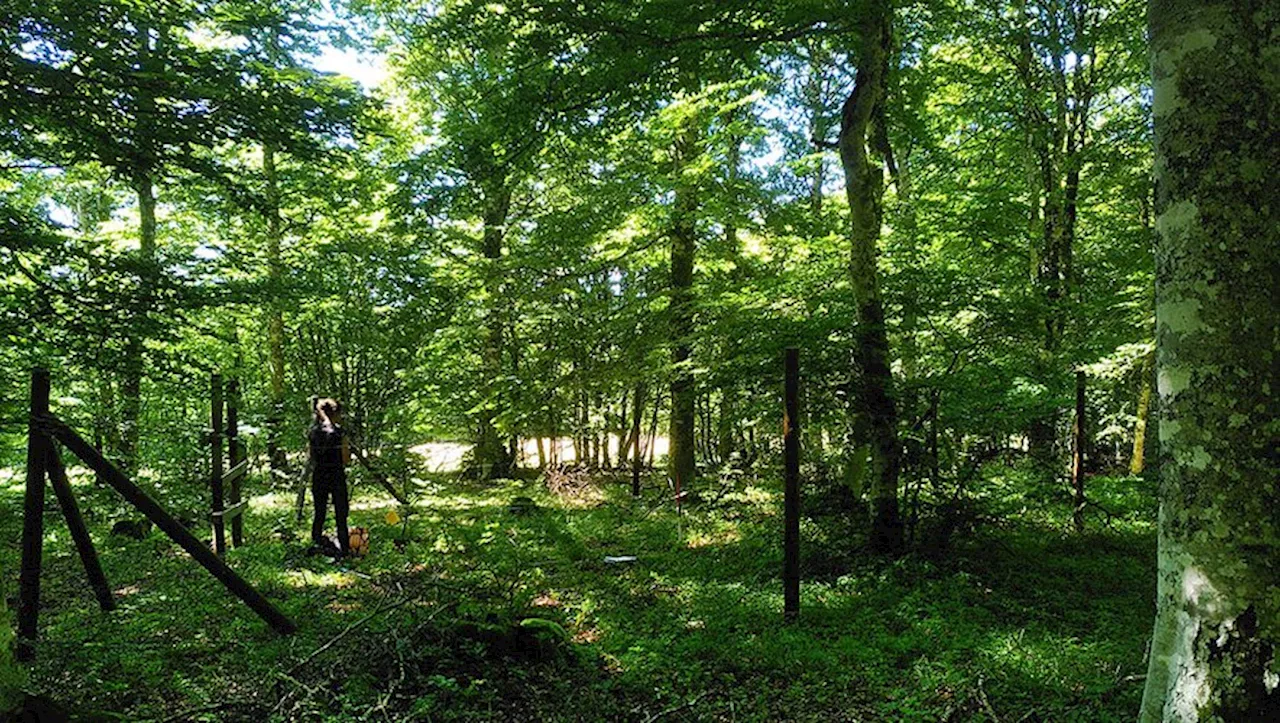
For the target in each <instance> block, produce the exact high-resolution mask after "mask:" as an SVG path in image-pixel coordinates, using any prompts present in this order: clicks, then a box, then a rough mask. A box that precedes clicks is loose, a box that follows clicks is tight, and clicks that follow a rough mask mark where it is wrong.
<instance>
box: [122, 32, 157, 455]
mask: <svg viewBox="0 0 1280 723" xmlns="http://www.w3.org/2000/svg"><path fill="white" fill-rule="evenodd" d="M137 34H138V66H139V67H140V68H142V69H143V70H144V71H145V72H147V73H154V72H158V69H157V68H156V67H155V65H156V63H155V55H154V53H153V45H152V39H151V28H150V27H148V26H146V25H143V26H142V27H140V28H138V30H137ZM135 102H136V104H137V105H136V108H135V113H136V127H135V129H134V131H135V136H134V137H135V142H136V144H137V148H138V158H137V160H136V166H135V167H134V177H133V187H134V191H135V192H136V193H137V196H138V258H139V261H141V263H142V269H141V278H140V279H139V283H138V298H137V300H136V303H137V307H136V308H135V309H134V314H133V323H134V328H132V329H131V330H130V331H129V339H128V341H127V342H126V343H125V352H124V379H123V381H122V382H121V384H120V396H121V405H120V457H121V462H122V463H123V464H124V468H125V470H126V471H132V470H134V469H135V468H136V465H137V462H138V439H139V435H140V432H141V430H140V429H139V426H138V423H139V417H140V416H141V413H142V378H143V377H144V376H145V375H146V369H145V364H146V362H145V360H144V359H143V351H144V346H145V344H144V342H145V337H146V335H147V328H146V327H147V326H148V325H147V312H148V311H149V310H150V308H151V303H152V287H153V284H152V274H153V273H155V261H156V196H155V187H154V184H155V179H154V173H155V168H156V164H157V159H156V149H155V138H154V136H155V130H154V122H153V118H154V115H155V111H156V102H155V98H153V97H152V95H151V90H150V89H149V88H148V87H147V85H146V83H145V82H144V83H139V85H138V95H137V98H136V101H135Z"/></svg>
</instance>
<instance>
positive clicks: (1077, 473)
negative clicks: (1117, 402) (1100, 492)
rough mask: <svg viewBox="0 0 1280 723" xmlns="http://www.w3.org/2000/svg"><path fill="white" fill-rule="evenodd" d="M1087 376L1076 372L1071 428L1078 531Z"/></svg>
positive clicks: (1081, 528) (1081, 511)
mask: <svg viewBox="0 0 1280 723" xmlns="http://www.w3.org/2000/svg"><path fill="white" fill-rule="evenodd" d="M1084 383H1085V377H1084V372H1082V371H1077V372H1076V417H1075V424H1074V425H1073V426H1072V429H1071V450H1072V451H1071V489H1072V490H1074V491H1075V496H1076V497H1075V509H1074V510H1073V512H1072V515H1071V519H1072V521H1073V523H1074V524H1075V528H1076V532H1084V506H1085V497H1084V454H1085V445H1086V443H1085V439H1086V436H1085V435H1086V432H1085V394H1084V393H1085V386H1084Z"/></svg>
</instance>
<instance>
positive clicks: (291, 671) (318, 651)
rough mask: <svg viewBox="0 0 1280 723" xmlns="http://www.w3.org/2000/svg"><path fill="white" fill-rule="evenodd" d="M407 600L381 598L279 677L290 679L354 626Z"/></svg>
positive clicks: (363, 623) (404, 598)
mask: <svg viewBox="0 0 1280 723" xmlns="http://www.w3.org/2000/svg"><path fill="white" fill-rule="evenodd" d="M409 600H410V598H407V597H402V598H400V599H399V600H397V601H395V602H393V603H387V601H386V599H383V601H382V602H381V603H379V604H378V607H376V608H374V610H373V612H371V613H369V614H368V615H366V616H364V617H363V618H361V619H359V620H357V621H355V622H354V623H351V624H350V625H348V626H347V627H346V628H345V629H344V630H343V631H342V632H340V633H338V634H337V635H335V636H334V637H333V638H332V639H330V640H329V642H327V643H325V644H324V645H321V646H320V647H318V648H316V649H315V650H313V651H312V652H311V654H310V655H308V656H307V657H305V658H303V659H302V660H301V661H299V662H298V663H297V664H296V665H294V666H293V667H292V668H290V669H289V670H288V672H286V673H283V674H281V677H283V678H285V679H286V680H288V679H291V678H292V677H293V674H294V673H297V672H298V671H299V670H300V669H301V668H302V667H303V666H305V665H306V664H307V663H310V662H311V661H312V660H315V659H316V656H318V655H320V654H321V653H323V652H324V651H326V650H328V649H329V648H332V647H333V646H334V645H337V644H338V642H339V641H341V640H342V639H343V638H345V637H347V635H349V634H350V633H351V631H353V630H355V629H356V628H360V627H363V626H364V625H365V624H366V623H368V622H369V621H370V620H373V619H374V618H376V617H377V616H379V615H381V614H382V613H385V612H387V611H390V610H394V609H396V608H398V607H400V606H401V605H404V604H405V603H407V602H409Z"/></svg>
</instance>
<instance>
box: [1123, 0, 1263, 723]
mask: <svg viewBox="0 0 1280 723" xmlns="http://www.w3.org/2000/svg"><path fill="white" fill-rule="evenodd" d="M1148 20H1149V23H1150V34H1149V37H1150V38H1151V67H1152V76H1153V89H1154V100H1153V115H1154V121H1155V142H1156V151H1155V156H1156V160H1155V168H1156V189H1157V198H1156V210H1157V219H1158V220H1157V221H1156V229H1157V231H1158V234H1159V236H1158V240H1157V245H1156V378H1157V384H1156V388H1157V391H1158V393H1159V395H1160V433H1159V437H1160V522H1159V553H1158V558H1159V576H1158V585H1157V598H1156V600H1157V611H1156V622H1155V630H1154V633H1153V635H1152V641H1151V657H1150V668H1149V670H1148V674H1147V681H1146V690H1145V693H1144V695H1143V701H1142V711H1141V715H1140V718H1141V720H1143V721H1148V722H1154V721H1198V720H1226V721H1264V720H1265V721H1274V720H1280V663H1278V662H1277V658H1276V655H1277V653H1278V652H1280V595H1277V592H1276V590H1277V588H1276V579H1277V571H1278V570H1280V516H1277V513H1276V511H1277V510H1280V487H1278V486H1277V484H1276V456H1275V455H1276V446H1275V445H1276V443H1275V432H1276V419H1277V418H1278V417H1280V377H1278V375H1277V369H1278V367H1277V366H1276V364H1277V359H1280V346H1277V344H1278V340H1280V316H1277V314H1276V307H1275V300H1276V299H1277V298H1280V288H1277V284H1278V283H1280V256H1277V254H1276V248H1277V246H1278V245H1280V239H1278V238H1277V229H1278V228H1280V217H1277V205H1276V198H1275V185H1274V181H1275V179H1276V178H1280V144H1278V143H1276V132H1277V126H1276V120H1275V119H1276V118H1277V117H1278V114H1280V66H1277V65H1276V64H1275V62H1274V61H1273V60H1272V61H1268V59H1267V57H1266V56H1265V53H1264V49H1265V48H1268V47H1273V46H1268V45H1267V44H1268V43H1269V42H1272V43H1273V41H1274V37H1275V33H1276V29H1277V28H1278V27H1280V7H1278V6H1277V5H1276V3H1274V2H1269V1H1268V0H1252V1H1251V2H1226V1H1225V0H1152V2H1151V4H1150V8H1149V15H1148Z"/></svg>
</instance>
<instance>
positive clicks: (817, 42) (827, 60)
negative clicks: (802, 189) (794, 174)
mask: <svg viewBox="0 0 1280 723" xmlns="http://www.w3.org/2000/svg"><path fill="white" fill-rule="evenodd" d="M830 65H831V53H830V52H829V51H828V50H827V46H826V41H825V40H823V39H822V38H813V39H811V40H810V41H809V77H808V78H807V79H806V82H805V87H804V99H805V103H806V104H807V105H808V108H807V110H808V111H809V139H810V141H812V142H813V144H814V146H815V151H814V152H815V154H816V155H817V157H818V162H817V164H816V165H815V166H814V168H813V175H812V176H810V177H809V210H810V212H811V213H812V214H813V216H814V220H815V221H816V220H817V219H818V218H819V217H821V216H822V200H823V191H822V187H823V186H824V185H825V184H826V181H827V159H826V149H825V146H824V144H825V143H827V133H828V132H830V130H831V121H830V119H829V118H828V117H827V86H828V82H827V76H826V73H827V69H828V67H829V66H830Z"/></svg>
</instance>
